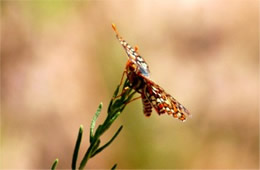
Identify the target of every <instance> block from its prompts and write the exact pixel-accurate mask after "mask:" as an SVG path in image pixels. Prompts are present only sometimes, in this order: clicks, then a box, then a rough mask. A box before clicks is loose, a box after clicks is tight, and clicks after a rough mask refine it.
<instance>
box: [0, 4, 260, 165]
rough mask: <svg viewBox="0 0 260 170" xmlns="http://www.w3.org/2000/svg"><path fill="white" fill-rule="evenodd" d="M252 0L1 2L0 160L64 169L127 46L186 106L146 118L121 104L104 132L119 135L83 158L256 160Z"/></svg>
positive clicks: (135, 106) (122, 161)
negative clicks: (177, 113)
mask: <svg viewBox="0 0 260 170" xmlns="http://www.w3.org/2000/svg"><path fill="white" fill-rule="evenodd" d="M258 8H259V1H258V0H248V1H245V0H228V1H227V0H211V1H206V0H164V1H160V0H153V1H150V0H140V1H127V0H125V1H117V0H111V1H101V0H100V1H69V0H68V1H60V0H57V1H50V0H38V1H7V0H6V1H1V146H0V149H1V168H4V169H8V168H14V169H44V168H50V166H51V165H52V163H53V161H54V160H55V159H56V158H59V160H60V162H59V164H58V168H70V164H71V159H72V153H73V149H74V144H75V141H76V137H77V133H78V128H79V126H80V124H83V126H84V130H85V131H84V132H85V133H84V134H83V143H82V146H81V152H80V156H79V159H80V160H81V159H82V156H83V154H84V151H85V150H86V148H87V147H88V145H89V141H88V136H89V126H90V121H91V119H92V117H93V115H94V113H95V111H96V109H97V106H98V104H99V103H100V102H101V101H102V102H103V103H104V109H103V112H102V113H101V116H100V118H99V120H98V123H102V121H103V120H104V118H105V116H106V109H107V106H108V102H109V100H110V98H111V96H112V94H113V92H114V90H115V88H116V86H117V84H118V83H119V81H120V78H121V75H122V72H123V69H124V66H125V62H126V61H127V57H126V54H125V52H124V50H123V48H122V47H121V45H120V44H119V42H118V41H117V40H116V38H115V34H114V32H113V31H112V28H111V23H115V24H116V25H117V28H118V30H119V32H120V33H121V35H122V36H123V37H124V38H125V39H126V40H127V41H128V42H129V43H130V44H131V45H132V46H134V45H138V46H139V52H140V54H141V55H142V56H143V57H144V58H145V59H146V61H147V63H148V64H149V66H150V70H151V78H152V79H153V80H154V81H155V82H157V83H158V84H159V85H161V86H162V87H163V88H164V89H165V90H166V91H167V92H168V93H170V94H172V95H173V96H174V97H175V98H176V99H177V100H178V101H180V102H181V103H182V104H183V105H184V106H185V107H187V108H188V109H189V111H190V112H191V113H192V118H189V119H188V120H187V121H186V122H185V123H182V122H180V121H178V120H176V119H174V118H172V117H170V116H167V115H162V116H158V115H157V113H156V112H155V111H153V114H152V116H151V117H150V118H146V117H145V116H144V115H143V113H142V105H141V101H140V100H138V101H135V102H133V103H131V104H129V105H128V106H127V108H126V110H125V111H124V112H123V113H122V115H121V116H120V117H119V118H118V120H116V122H115V123H114V124H113V126H112V127H111V129H110V130H109V133H107V134H105V135H104V137H103V138H102V140H103V143H104V141H106V140H108V139H110V137H111V136H112V135H113V134H114V132H115V131H116V130H117V128H118V127H119V126H120V125H123V126H124V128H123V130H122V132H121V133H120V134H119V136H118V138H117V139H116V140H115V141H114V142H113V143H112V144H111V145H110V146H109V147H108V148H107V149H106V150H104V151H103V152H101V153H100V154H99V155H97V156H96V157H95V158H94V159H91V160H90V161H89V162H88V165H87V168H89V169H95V168H111V167H112V166H113V165H114V164H115V163H118V168H127V169H130V168H134V169H150V168H159V169H162V168H170V169H179V168H198V169H201V168H234V169H243V168H244V169H249V168H255V169H258V168H259V167H258V165H259V126H258V125H259V115H258V111H259V110H258V104H259V97H258V95H259V82H258V78H259V74H258V72H259V68H258V66H259V65H258V64H259V32H258V31H259V18H258V14H259V11H258V10H259V9H258Z"/></svg>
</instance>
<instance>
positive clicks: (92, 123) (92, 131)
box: [89, 103, 103, 143]
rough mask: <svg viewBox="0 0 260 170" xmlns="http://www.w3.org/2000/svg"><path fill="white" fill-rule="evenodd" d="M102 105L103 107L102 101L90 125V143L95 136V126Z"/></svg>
mask: <svg viewBox="0 0 260 170" xmlns="http://www.w3.org/2000/svg"><path fill="white" fill-rule="evenodd" d="M102 107H103V104H102V103H100V104H99V106H98V109H97V111H96V114H95V115H94V117H93V119H92V122H91V125H90V137H89V140H90V143H91V141H92V140H93V137H94V128H95V125H96V121H97V118H98V116H99V114H100V112H101V110H102Z"/></svg>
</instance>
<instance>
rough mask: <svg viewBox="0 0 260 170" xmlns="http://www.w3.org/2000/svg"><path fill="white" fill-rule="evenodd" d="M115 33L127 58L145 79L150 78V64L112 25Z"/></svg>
mask: <svg viewBox="0 0 260 170" xmlns="http://www.w3.org/2000/svg"><path fill="white" fill-rule="evenodd" d="M112 27H113V29H114V31H115V33H116V37H117V39H118V40H119V42H120V44H121V45H122V46H123V48H124V49H125V51H126V53H127V56H128V58H129V60H130V61H132V62H133V63H135V64H136V65H137V67H138V71H139V72H140V73H141V74H142V75H143V76H145V77H149V74H150V70H149V67H148V64H147V63H146V62H145V60H144V59H143V57H142V56H140V55H139V53H138V52H137V49H134V48H133V47H132V46H131V45H130V44H128V43H127V42H126V41H125V40H124V39H123V38H122V37H121V36H120V35H119V33H118V31H117V29H116V27H115V25H112Z"/></svg>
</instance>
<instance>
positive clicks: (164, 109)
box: [143, 79, 190, 121]
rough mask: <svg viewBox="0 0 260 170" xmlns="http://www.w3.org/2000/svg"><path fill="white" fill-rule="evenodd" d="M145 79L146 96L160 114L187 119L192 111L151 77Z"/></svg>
mask: <svg viewBox="0 0 260 170" xmlns="http://www.w3.org/2000/svg"><path fill="white" fill-rule="evenodd" d="M145 81H146V86H145V89H144V91H143V93H144V96H146V98H147V99H148V100H149V102H150V103H151V104H152V106H153V107H154V109H155V110H156V111H157V113H158V114H159V115H161V114H164V113H167V114H168V115H172V116H173V117H174V118H178V119H179V120H182V121H184V120H186V116H187V115H190V113H189V111H188V110H187V109H186V108H185V107H184V106H183V105H181V104H180V103H179V102H178V101H177V100H176V99H175V98H173V97H172V96H171V95H170V94H168V93H166V92H165V91H164V90H163V89H162V88H161V87H160V86H159V85H157V84H155V83H154V82H152V81H151V80H149V79H146V80H145Z"/></svg>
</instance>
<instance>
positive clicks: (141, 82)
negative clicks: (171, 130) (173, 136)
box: [112, 24, 190, 121]
mask: <svg viewBox="0 0 260 170" xmlns="http://www.w3.org/2000/svg"><path fill="white" fill-rule="evenodd" d="M112 28H113V29H114V31H115V33H116V37H117V39H118V40H119V42H120V43H121V45H122V46H123V47H124V49H125V51H126V53H127V55H128V61H127V63H126V68H125V73H126V75H127V78H128V80H129V82H130V87H131V88H133V89H134V90H136V91H137V92H138V93H140V94H141V98H142V102H143V111H144V114H145V115H146V116H147V117H149V116H150V115H151V113H152V108H154V109H155V110H156V111H157V113H158V114H159V115H161V114H164V113H167V114H168V115H172V116H173V117H174V118H178V119H179V120H181V121H185V120H186V117H187V116H190V112H189V111H188V110H187V109H186V108H185V107H184V106H183V105H181V104H180V103H179V102H178V101H177V100H176V99H175V98H173V97H172V96H171V95H170V94H168V93H166V92H165V91H164V90H163V88H161V87H160V86H159V85H157V84H156V83H154V82H153V81H152V80H151V79H150V77H149V74H150V71H149V66H148V64H147V63H146V62H145V60H144V59H143V57H141V56H140V55H139V53H138V52H137V48H132V47H131V46H130V45H129V44H128V43H127V42H126V41H125V40H124V39H123V38H122V37H121V36H120V35H119V33H118V31H117V29H116V26H115V25H114V24H112Z"/></svg>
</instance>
